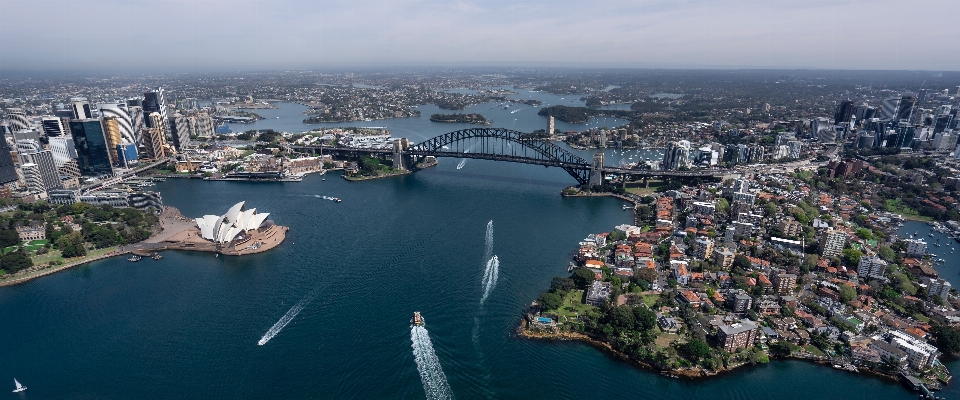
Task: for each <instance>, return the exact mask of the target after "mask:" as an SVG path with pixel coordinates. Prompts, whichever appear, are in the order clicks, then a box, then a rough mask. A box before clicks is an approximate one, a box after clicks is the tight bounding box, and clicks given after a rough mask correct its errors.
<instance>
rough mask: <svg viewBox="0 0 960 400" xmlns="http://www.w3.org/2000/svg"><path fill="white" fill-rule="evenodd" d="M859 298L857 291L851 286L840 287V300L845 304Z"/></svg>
mask: <svg viewBox="0 0 960 400" xmlns="http://www.w3.org/2000/svg"><path fill="white" fill-rule="evenodd" d="M855 298H857V289H854V288H852V287H850V285H840V300H841V301H843V302H844V303H846V302H848V301H850V300H853V299H855Z"/></svg>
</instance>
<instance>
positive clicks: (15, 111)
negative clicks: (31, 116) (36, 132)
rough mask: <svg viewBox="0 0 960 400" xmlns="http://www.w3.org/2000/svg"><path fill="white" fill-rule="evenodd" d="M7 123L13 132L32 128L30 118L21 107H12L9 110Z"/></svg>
mask: <svg viewBox="0 0 960 400" xmlns="http://www.w3.org/2000/svg"><path fill="white" fill-rule="evenodd" d="M7 125H8V126H9V127H10V131H11V132H16V131H19V130H23V129H29V128H30V120H28V119H27V113H26V112H24V111H23V109H20V108H11V109H9V110H7Z"/></svg>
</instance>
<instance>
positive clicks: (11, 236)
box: [0, 229, 20, 249]
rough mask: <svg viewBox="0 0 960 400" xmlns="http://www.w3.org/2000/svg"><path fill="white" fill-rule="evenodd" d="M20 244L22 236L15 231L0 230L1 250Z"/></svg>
mask: <svg viewBox="0 0 960 400" xmlns="http://www.w3.org/2000/svg"><path fill="white" fill-rule="evenodd" d="M18 244H20V234H18V233H17V231H16V230H15V229H0V249H2V248H6V247H10V246H16V245H18Z"/></svg>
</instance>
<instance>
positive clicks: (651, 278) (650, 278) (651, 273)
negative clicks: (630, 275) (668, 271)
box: [635, 268, 657, 282]
mask: <svg viewBox="0 0 960 400" xmlns="http://www.w3.org/2000/svg"><path fill="white" fill-rule="evenodd" d="M635 277H636V278H637V279H638V280H640V279H642V280H645V281H647V282H656V281H657V271H656V270H654V269H652V268H640V269H638V270H637V275H635Z"/></svg>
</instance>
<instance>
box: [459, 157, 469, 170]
mask: <svg viewBox="0 0 960 400" xmlns="http://www.w3.org/2000/svg"><path fill="white" fill-rule="evenodd" d="M466 163H467V159H466V158H464V159H462V160H460V164H457V169H460V168H463V164H466Z"/></svg>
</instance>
